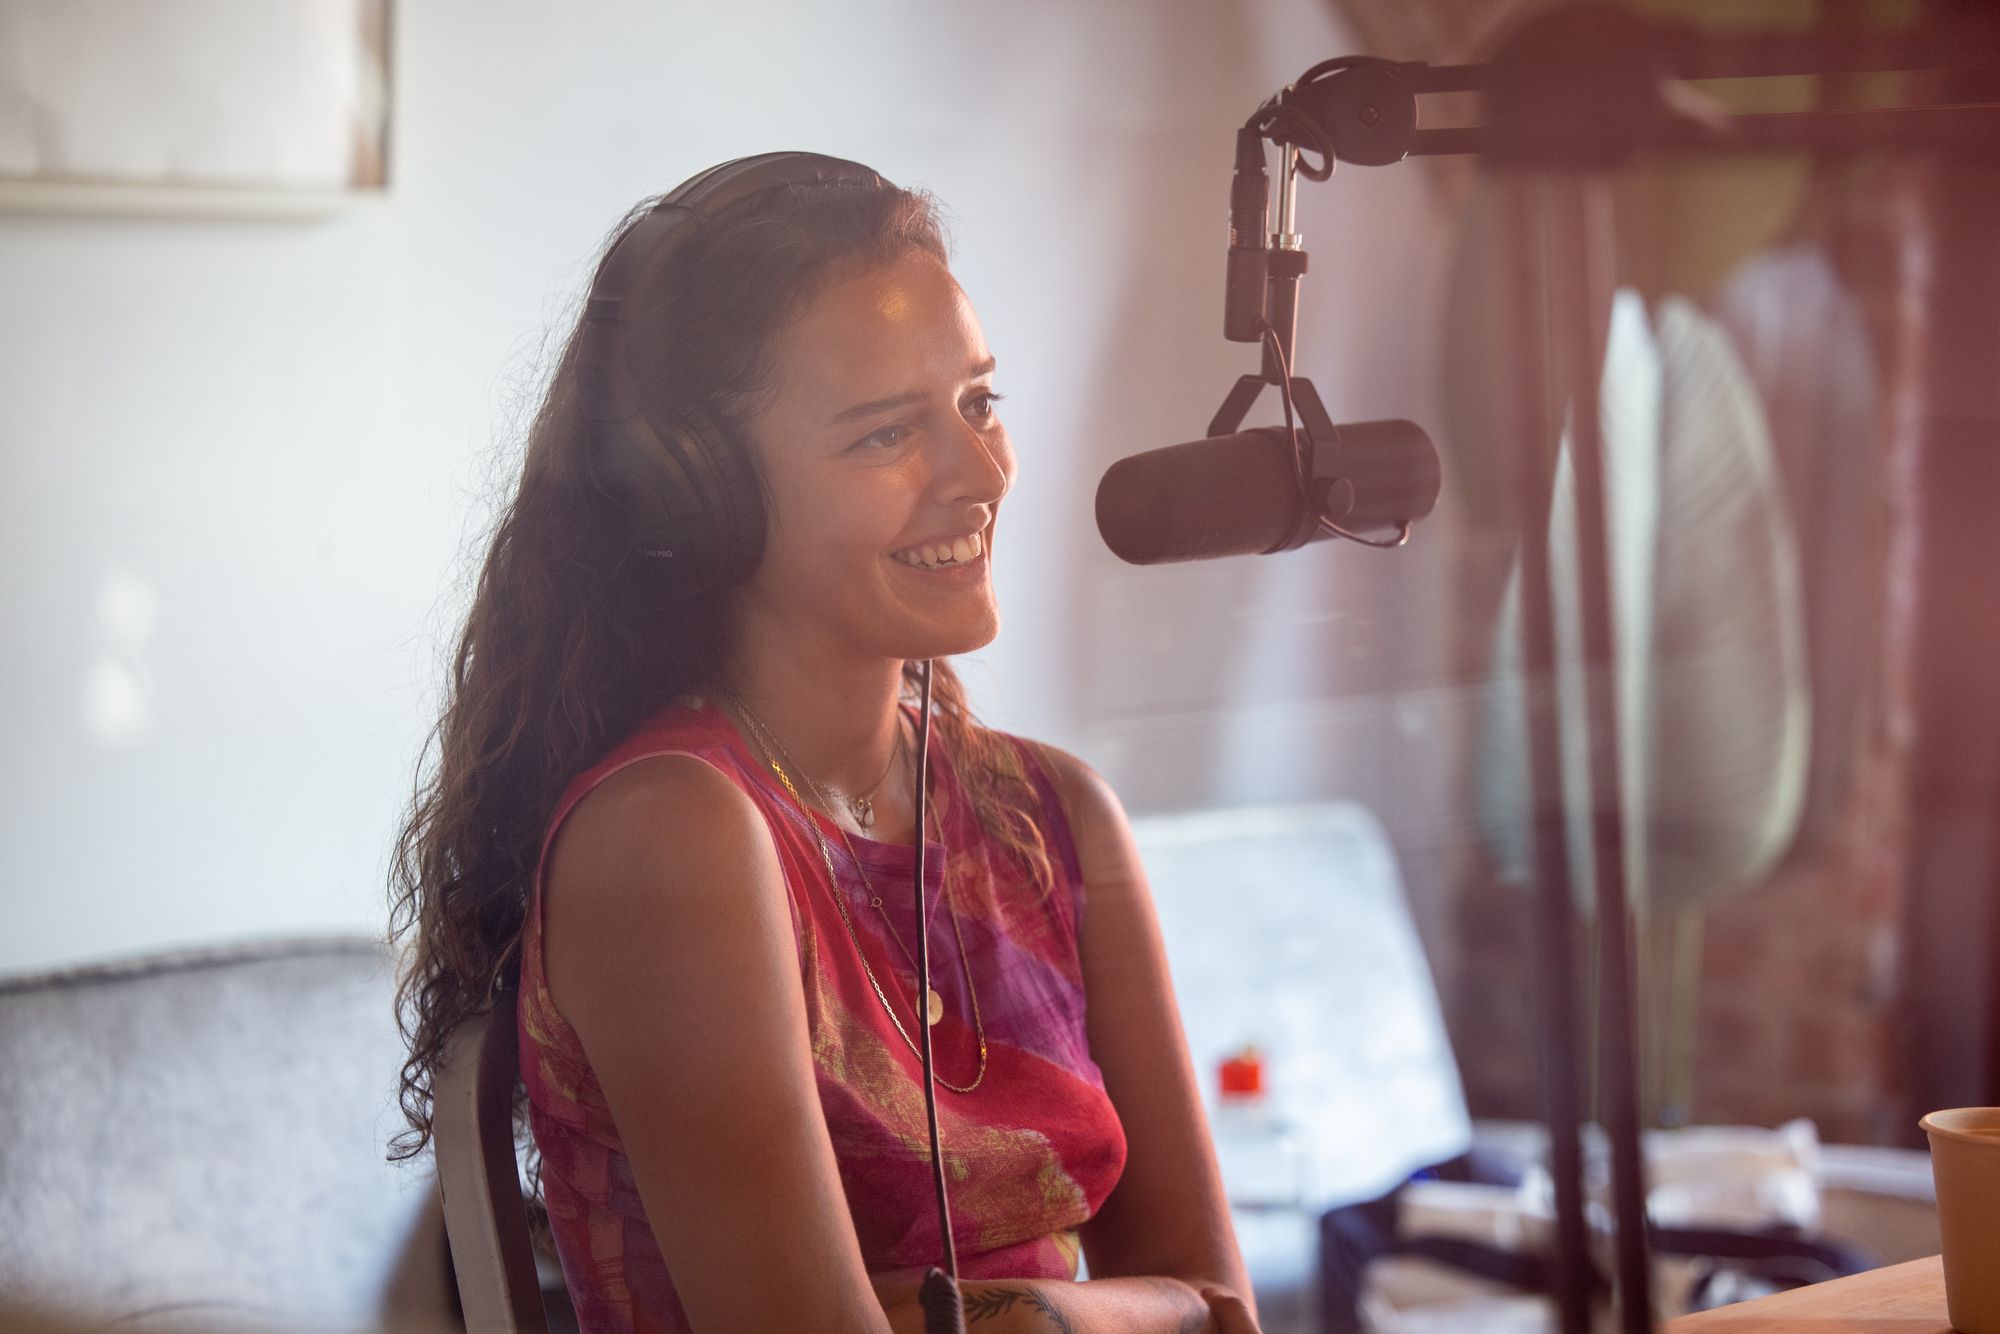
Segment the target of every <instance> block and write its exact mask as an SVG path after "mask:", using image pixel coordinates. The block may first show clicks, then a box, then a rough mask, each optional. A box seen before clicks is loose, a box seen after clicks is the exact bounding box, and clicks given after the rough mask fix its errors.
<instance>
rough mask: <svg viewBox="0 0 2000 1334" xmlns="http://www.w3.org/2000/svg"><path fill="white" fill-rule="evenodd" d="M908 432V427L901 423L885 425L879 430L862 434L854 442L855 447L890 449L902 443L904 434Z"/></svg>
mask: <svg viewBox="0 0 2000 1334" xmlns="http://www.w3.org/2000/svg"><path fill="white" fill-rule="evenodd" d="M906 433H907V428H905V427H903V426H900V425H898V426H884V427H883V428H882V429H881V430H879V431H876V432H874V433H872V434H870V435H864V436H862V437H861V438H860V439H859V440H857V441H855V442H854V447H855V448H856V449H889V448H892V447H893V446H896V445H900V444H902V443H903V436H904V435H905V434H906Z"/></svg>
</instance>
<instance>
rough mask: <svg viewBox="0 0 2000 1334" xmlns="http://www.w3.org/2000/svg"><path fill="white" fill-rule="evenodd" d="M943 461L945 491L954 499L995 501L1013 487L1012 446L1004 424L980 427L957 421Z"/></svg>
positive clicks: (984, 503)
mask: <svg viewBox="0 0 2000 1334" xmlns="http://www.w3.org/2000/svg"><path fill="white" fill-rule="evenodd" d="M950 454H951V457H950V459H949V460H948V461H946V463H945V465H944V467H945V469H946V476H945V479H944V480H945V482H946V493H947V495H949V497H950V498H951V500H952V501H953V502H954V503H960V504H975V505H997V504H999V503H1000V500H1001V498H1002V497H1004V496H1005V495H1006V494H1007V493H1008V492H1009V491H1011V490H1013V488H1014V449H1013V445H1012V444H1011V443H1010V442H1009V441H1008V439H1007V428H1006V427H1004V426H995V427H993V428H992V429H989V430H986V431H981V430H980V429H979V428H978V427H977V426H975V425H973V424H972V423H971V422H966V421H961V422H960V424H959V429H958V430H957V431H956V432H954V433H953V435H952V440H951V449H950Z"/></svg>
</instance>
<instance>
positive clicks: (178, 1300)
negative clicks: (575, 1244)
mask: <svg viewBox="0 0 2000 1334" xmlns="http://www.w3.org/2000/svg"><path fill="white" fill-rule="evenodd" d="M395 994H396V982H395V967H394V960H393V958H392V957H391V956H390V955H389V953H388V951H387V950H386V949H385V948H384V947H383V945H382V943H381V942H380V941H379V940H368V939H346V938H330V939H314V940H294V941H276V942H260V943H255V944H245V945H230V946H225V947H217V948H205V949H199V950H188V951H180V952H175V953H170V954H154V955H150V956H148V957H145V958H141V959H134V960H129V961H123V962H118V963H110V964H93V965H90V966H87V967H80V968H68V969H64V970H62V971H60V972H52V973H39V974H36V975H33V976H16V977H9V978H5V979H0V1127H4V1129H5V1134H4V1136H0V1304H4V1305H6V1306H8V1307H9V1308H10V1309H11V1308H13V1307H15V1306H27V1307H34V1308H43V1309H47V1310H50V1311H53V1312H56V1313H59V1315H60V1316H61V1317H66V1318H69V1319H73V1320H74V1321H76V1322H77V1323H78V1324H80V1325H84V1326H90V1327H94V1326H96V1325H98V1324H100V1323H105V1322H114V1323H115V1326H116V1328H118V1329H121V1330H142V1329H155V1328H159V1327H161V1326H172V1327H175V1328H183V1329H200V1330H203V1331H208V1332H210V1334H219V1332H220V1331H236V1330H247V1329H255V1330H273V1329H306V1328H310V1329H341V1330H356V1329H379V1328H394V1329H398V1330H414V1329H421V1330H426V1331H435V1330H444V1329H449V1328H452V1327H454V1326H455V1324H456V1321H455V1319H454V1317H453V1314H452V1309H451V1295H450V1281H449V1279H448V1278H447V1277H446V1267H445V1239H444V1229H443V1226H442V1222H441V1219H440V1218H439V1209H438V1197H437V1187H436V1185H435V1184H434V1183H433V1181H432V1179H431V1174H430V1172H429V1171H428V1170H426V1169H425V1168H424V1167H423V1166H421V1165H418V1164H414V1163H392V1162H389V1161H388V1160H387V1157H386V1152H387V1145H388V1141H389V1138H390V1137H391V1136H392V1135H393V1134H394V1133H395V1132H396V1131H397V1130H399V1129H400V1128H401V1127H402V1116H401V1114H400V1112H399V1111H398V1109H397V1106H396V1070H397V1068H398V1066H400V1065H401V1064H402V1060H403V1055H404V1048H403V1040H402V1038H401V1036H400V1035H399V1034H398V1033H397V1031H396V1023H395ZM49 1320H50V1324H51V1325H52V1326H56V1325H58V1324H59V1323H60V1322H59V1320H58V1318H57V1316H54V1315H52V1316H50V1317H49Z"/></svg>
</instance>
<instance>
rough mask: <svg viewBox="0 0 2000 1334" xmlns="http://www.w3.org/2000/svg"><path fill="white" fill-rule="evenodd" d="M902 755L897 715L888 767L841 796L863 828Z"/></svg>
mask: <svg viewBox="0 0 2000 1334" xmlns="http://www.w3.org/2000/svg"><path fill="white" fill-rule="evenodd" d="M902 756H903V720H902V718H901V717H900V716H898V717H897V719H896V744H895V746H894V747H893V748H892V749H891V750H890V751H889V766H888V768H886V769H884V770H882V776H881V777H880V778H878V779H876V780H875V781H874V782H872V783H870V784H869V785H868V790H867V791H866V792H863V793H860V794H859V795H857V796H852V797H846V798H843V800H845V801H846V802H847V811H848V814H850V815H852V816H853V817H854V823H856V824H858V825H860V826H861V827H862V828H863V829H864V830H866V829H873V828H874V827H875V793H876V790H877V789H879V788H880V787H881V786H882V784H884V783H886V782H888V781H889V774H890V772H891V771H892V770H894V769H895V767H896V761H897V760H899V759H901V758H902ZM813 786H814V788H815V790H817V788H818V786H819V785H818V784H817V783H815V784H814V785H813ZM931 1022H932V1023H936V1022H937V1020H935V1019H933V1020H931Z"/></svg>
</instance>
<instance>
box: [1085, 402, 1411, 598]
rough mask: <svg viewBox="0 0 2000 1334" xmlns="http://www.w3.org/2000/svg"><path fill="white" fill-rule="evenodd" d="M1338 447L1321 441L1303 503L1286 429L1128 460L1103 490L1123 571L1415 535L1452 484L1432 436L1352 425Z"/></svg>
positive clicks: (1110, 473)
mask: <svg viewBox="0 0 2000 1334" xmlns="http://www.w3.org/2000/svg"><path fill="white" fill-rule="evenodd" d="M1333 435H1334V438H1333V439H1331V440H1320V439H1318V438H1317V437H1315V438H1314V440H1313V444H1312V454H1311V458H1310V459H1309V460H1307V468H1306V473H1307V477H1306V484H1305V489H1304V492H1303V494H1302V492H1301V487H1300V479H1299V470H1298V465H1297V463H1296V462H1295V461H1294V458H1293V455H1292V450H1291V447H1290V446H1289V445H1288V444H1287V443H1286V432H1285V428H1283V427H1281V426H1266V427H1260V428H1258V429H1256V430H1250V431H1239V432H1237V433H1236V434H1234V435H1217V436H1210V437H1208V438H1207V439H1205V440H1190V441H1188V442H1187V443H1185V444H1180V445H1168V446H1167V447H1166V448H1164V449H1153V450H1148V451H1147V452H1146V453H1144V454H1134V455H1132V456H1131V457H1130V458H1124V459H1120V460H1118V462H1116V463H1114V464H1112V465H1111V467H1110V468H1109V469H1107V470H1106V471H1105V474H1104V480H1103V481H1101V482H1099V483H1098V485H1097V531H1098V533H1099V534H1100V535H1101V536H1102V537H1103V538H1104V544H1105V545H1106V546H1108V547H1110V548H1111V551H1112V554H1113V555H1115V556H1117V557H1118V558H1119V559H1120V560H1123V561H1128V562H1130V563H1131V564H1133V565H1162V564H1166V563H1168V562H1170V561H1183V560H1211V559H1213V558H1215V557H1217V556H1246V555H1254V554H1263V553H1268V552H1273V551H1290V550H1292V549H1293V548H1295V547H1301V546H1304V545H1305V544H1306V543H1307V542H1317V541H1320V540H1322V539H1324V538H1329V537H1337V536H1348V537H1354V536H1357V535H1363V534H1370V533H1393V532H1395V531H1396V530H1397V529H1399V528H1400V529H1403V530H1404V531H1405V532H1407V530H1408V525H1409V524H1411V523H1412V522H1414V521H1416V520H1418V519H1421V518H1423V517H1424V516H1425V515H1427V514H1429V513H1430V512H1431V507H1432V506H1433V505H1435V504H1436V503H1437V496H1438V487H1439V484H1440V482H1441V480H1442V479H1441V477H1440V474H1439V468H1438V456H1437V450H1436V449H1435V448H1434V447H1433V446H1432V444H1431V441H1430V437H1429V436H1427V435H1425V434H1424V432H1423V429H1422V428H1421V427H1419V426H1417V425H1416V424H1415V423H1414V422H1407V421H1374V422H1352V423H1349V424H1347V425H1343V426H1340V427H1338V428H1336V429H1335V430H1334V432H1333ZM1308 500H1310V502H1311V503H1310V504H1309V503H1308ZM1315 507H1316V508H1315ZM1322 518H1324V519H1325V520H1326V522H1322V521H1321V520H1322ZM1374 545H1392V543H1386V542H1384V543H1375V544H1374Z"/></svg>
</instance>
